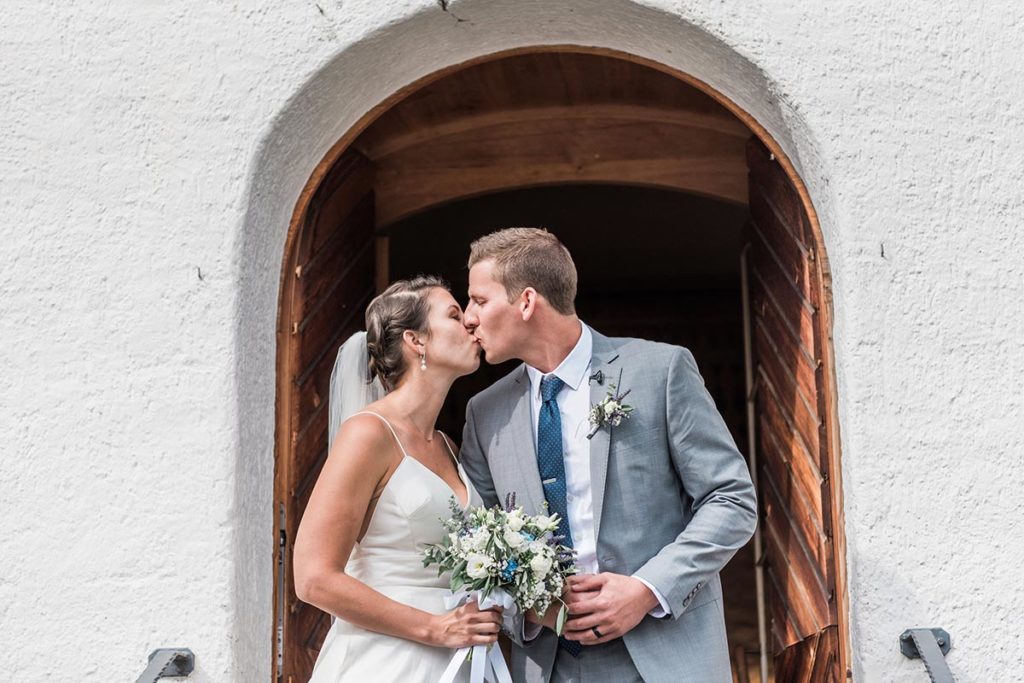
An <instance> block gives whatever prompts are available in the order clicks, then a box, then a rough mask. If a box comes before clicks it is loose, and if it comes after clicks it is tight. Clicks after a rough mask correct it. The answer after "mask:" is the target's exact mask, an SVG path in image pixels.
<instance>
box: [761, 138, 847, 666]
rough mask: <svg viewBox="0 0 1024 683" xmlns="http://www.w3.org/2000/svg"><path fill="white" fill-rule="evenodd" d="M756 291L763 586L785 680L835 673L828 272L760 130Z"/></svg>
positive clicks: (800, 206)
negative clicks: (824, 279)
mask: <svg viewBox="0 0 1024 683" xmlns="http://www.w3.org/2000/svg"><path fill="white" fill-rule="evenodd" d="M747 164H748V168H749V181H750V182H749V192H750V216H751V221H750V226H749V229H748V231H747V241H748V244H749V246H750V250H749V254H750V258H749V264H750V272H751V277H750V288H751V292H750V297H751V301H752V311H751V313H752V319H753V351H754V358H753V360H754V374H755V378H756V388H757V398H756V400H757V423H756V431H757V449H758V454H759V455H758V480H759V482H760V494H761V496H760V497H761V504H762V506H763V513H764V514H763V521H762V532H763V534H764V537H765V546H764V554H765V557H764V566H765V572H766V575H767V577H766V578H767V580H766V590H767V593H768V599H769V601H770V602H771V622H772V623H771V634H772V635H771V637H772V642H773V650H774V652H775V653H776V660H775V676H776V680H779V681H787V682H789V681H801V682H806V683H825V682H830V681H835V682H838V681H839V680H840V674H839V639H838V628H837V623H838V610H837V604H836V564H835V563H836V557H835V550H834V547H833V542H832V539H833V528H834V524H835V521H834V518H833V514H832V503H831V501H832V492H831V479H830V477H829V463H830V462H831V459H830V457H829V448H830V440H829V434H828V433H827V423H826V421H825V420H824V419H823V418H824V416H825V414H826V410H827V405H828V404H827V395H826V388H825V383H824V363H823V361H822V348H823V343H824V342H825V340H826V339H827V337H826V336H825V334H824V329H823V322H822V315H821V313H820V309H821V303H822V302H821V299H822V287H821V284H822V283H821V275H820V269H819V267H818V263H817V262H816V253H815V249H816V245H815V240H814V238H813V233H812V229H811V225H810V220H809V218H808V216H807V213H806V211H805V209H804V206H803V202H802V201H801V199H800V196H799V194H798V192H797V191H796V188H794V187H793V185H792V183H791V182H790V181H789V178H788V177H787V176H786V173H785V171H784V170H783V169H782V167H781V166H780V165H779V164H778V163H777V162H776V161H775V160H774V158H773V157H772V155H771V154H770V153H769V151H768V150H767V149H766V148H765V146H764V145H763V144H762V143H761V142H760V141H759V140H757V139H756V138H752V139H751V140H750V143H749V144H748V146H747Z"/></svg>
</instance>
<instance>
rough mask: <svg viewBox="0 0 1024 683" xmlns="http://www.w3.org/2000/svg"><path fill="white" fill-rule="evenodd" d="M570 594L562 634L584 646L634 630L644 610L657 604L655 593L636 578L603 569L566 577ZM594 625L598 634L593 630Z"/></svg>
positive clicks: (603, 641)
mask: <svg viewBox="0 0 1024 683" xmlns="http://www.w3.org/2000/svg"><path fill="white" fill-rule="evenodd" d="M569 587H570V589H571V591H572V597H571V599H570V601H569V614H570V616H569V619H568V620H567V621H566V622H565V633H564V634H563V635H564V636H565V637H566V638H567V639H569V640H577V641H579V642H580V643H582V644H583V645H597V644H600V643H606V642H608V641H609V640H613V639H615V638H621V637H622V636H623V635H624V634H626V633H629V632H630V631H631V630H633V627H635V626H636V625H637V624H639V623H640V622H641V621H642V620H643V618H644V617H645V616H647V613H648V612H650V611H651V610H652V609H654V608H655V607H657V606H658V604H659V603H658V598H656V597H655V596H654V593H653V592H651V589H650V588H648V587H647V586H646V585H645V584H644V583H643V582H642V581H640V580H639V579H634V578H633V577H632V576H623V575H622V574H612V573H610V572H602V573H600V574H582V575H579V576H571V577H569ZM595 626H596V627H597V631H598V633H600V634H601V636H600V637H598V635H597V634H596V633H594V631H593V628H594V627H595Z"/></svg>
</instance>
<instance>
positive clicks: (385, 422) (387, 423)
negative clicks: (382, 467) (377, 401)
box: [353, 410, 451, 458]
mask: <svg viewBox="0 0 1024 683" xmlns="http://www.w3.org/2000/svg"><path fill="white" fill-rule="evenodd" d="M356 415H373V416H374V417H376V418H379V419H380V420H381V421H382V422H383V423H384V424H386V425H387V426H388V429H390V430H391V436H393V437H395V441H396V442H397V443H398V447H399V448H401V449H402V455H404V456H405V457H407V458H408V457H410V456H409V454H408V453H406V452H405V446H403V445H402V440H401V439H399V438H398V432H396V431H395V428H394V427H392V426H391V423H390V422H388V420H387V418H386V417H384V416H383V415H381V414H380V413H375V412H373V411H372V410H361V411H359V412H358V413H353V417H355V416H356ZM445 443H448V442H447V441H446V442H445ZM448 450H451V447H449V448H448Z"/></svg>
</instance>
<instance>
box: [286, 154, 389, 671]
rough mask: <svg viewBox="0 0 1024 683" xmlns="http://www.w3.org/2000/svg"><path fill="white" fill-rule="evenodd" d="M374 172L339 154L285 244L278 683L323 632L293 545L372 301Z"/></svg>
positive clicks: (305, 658)
mask: <svg viewBox="0 0 1024 683" xmlns="http://www.w3.org/2000/svg"><path fill="white" fill-rule="evenodd" d="M373 229H374V205H373V168H372V165H371V164H370V163H369V162H368V161H367V160H366V159H365V158H364V157H363V156H362V155H361V154H359V153H358V152H355V151H347V152H345V153H344V154H343V155H342V156H341V158H339V159H338V161H337V162H336V163H335V164H334V165H333V166H332V167H331V169H330V171H328V173H327V175H326V176H325V177H324V179H323V181H322V182H321V184H320V186H319V187H318V188H317V190H316V191H315V193H314V194H313V196H312V198H311V199H310V200H309V203H308V206H307V208H306V214H305V220H304V222H303V224H302V226H301V229H300V230H299V231H298V234H297V235H296V237H295V240H294V243H293V244H291V245H289V247H288V253H287V254H286V258H287V259H288V261H287V264H288V267H287V268H286V269H285V274H284V282H283V287H282V298H281V315H280V322H279V329H278V332H277V334H278V365H279V368H278V424H277V430H278V434H277V457H276V470H275V476H274V479H275V500H276V502H277V505H278V510H277V514H278V520H279V528H278V561H277V563H276V565H275V586H276V597H277V599H276V604H275V615H274V622H275V624H274V626H275V634H276V638H277V645H276V648H275V649H276V652H275V662H274V670H275V671H276V672H277V680H279V681H282V683H305V681H306V680H308V679H309V675H310V673H311V672H312V669H313V663H314V662H315V661H316V655H317V652H318V651H319V649H320V644H321V643H322V642H323V639H324V636H325V635H326V634H327V629H328V627H329V626H330V617H329V615H327V614H325V613H324V612H321V611H320V610H318V609H316V608H315V607H313V606H312V605H308V604H306V603H304V602H301V601H300V600H299V599H298V598H297V597H296V596H295V578H294V572H293V568H292V543H293V542H294V539H295V531H296V529H298V525H299V519H300V518H301V517H302V511H303V510H304V509H305V506H306V502H307V501H308V500H309V495H310V493H311V492H312V489H313V484H314V483H316V478H317V477H318V476H319V474H320V470H321V469H322V468H323V463H324V461H325V459H326V458H327V447H328V443H327V424H328V414H329V411H328V410H327V393H328V385H329V383H330V377H331V368H332V367H333V365H334V360H335V357H336V355H337V351H338V347H339V346H340V344H341V343H342V342H343V341H344V340H345V339H346V338H347V337H348V336H349V335H350V334H352V333H353V332H355V331H357V330H361V329H363V325H364V320H363V311H364V310H365V309H366V305H367V304H368V303H369V301H370V298H371V296H373V293H374V263H375V253H374V252H375V250H374V238H373Z"/></svg>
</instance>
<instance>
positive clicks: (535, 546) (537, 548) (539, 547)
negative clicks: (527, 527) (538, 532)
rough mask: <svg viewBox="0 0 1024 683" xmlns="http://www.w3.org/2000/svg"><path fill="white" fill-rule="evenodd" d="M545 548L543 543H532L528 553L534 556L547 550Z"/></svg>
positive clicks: (545, 545) (545, 544)
mask: <svg viewBox="0 0 1024 683" xmlns="http://www.w3.org/2000/svg"><path fill="white" fill-rule="evenodd" d="M547 547H548V545H547V543H545V542H544V541H532V542H531V543H530V552H531V553H534V554H537V553H542V552H544V551H545V550H547Z"/></svg>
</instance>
